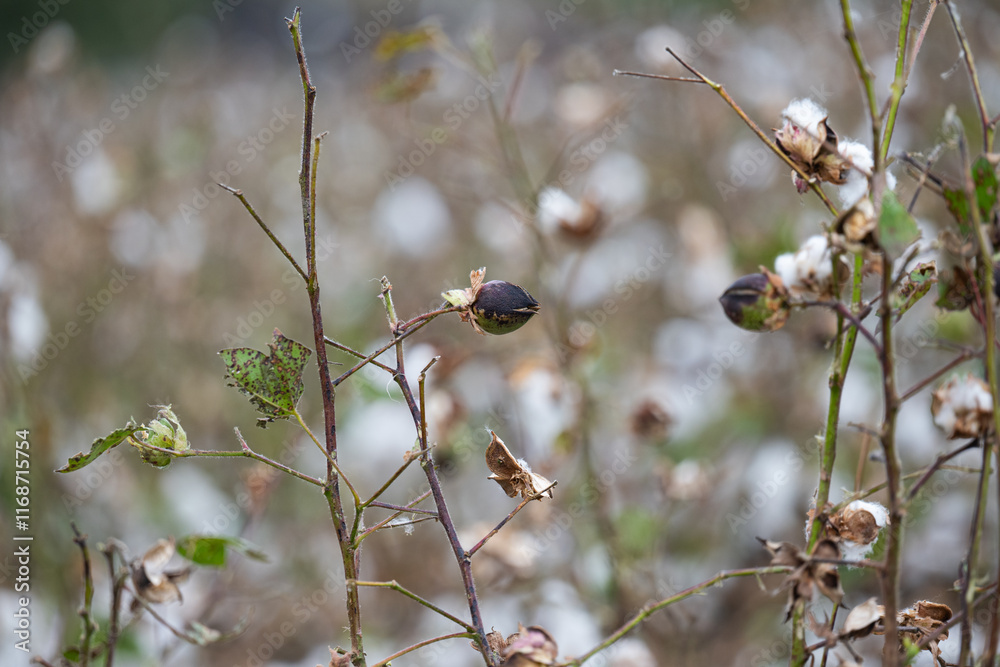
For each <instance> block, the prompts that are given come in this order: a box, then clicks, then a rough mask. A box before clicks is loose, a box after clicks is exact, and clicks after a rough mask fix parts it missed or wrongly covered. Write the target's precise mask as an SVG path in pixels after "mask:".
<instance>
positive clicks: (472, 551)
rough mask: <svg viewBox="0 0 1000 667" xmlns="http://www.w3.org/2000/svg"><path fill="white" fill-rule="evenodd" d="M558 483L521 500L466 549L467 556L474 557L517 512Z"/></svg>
mask: <svg viewBox="0 0 1000 667" xmlns="http://www.w3.org/2000/svg"><path fill="white" fill-rule="evenodd" d="M556 484H558V482H552V483H551V484H549V485H548V486H546V487H545V488H544V489H542V490H541V491H539V492H538V493H535V494H533V495H530V496H528V497H527V498H525V499H524V500H522V501H521V502H520V504H518V506H517V507H515V508H514V509H512V510H511V511H510V513H509V514H507V516H506V517H504V518H503V520H502V521H501V522H500V523H498V524H497V525H496V527H495V528H494V529H493V530H491V531H490V532H488V533H486V536H485V537H484V538H483V539H481V540H479V542H477V543H476V546H474V547H472V548H471V549H469V550H468V551H466V552H465V557H466V558H472V557H473V556H474V555H475V554H476V552H477V551H479V550H480V549H482V548H483V546H485V545H486V542H487V541H488V540H489V539H490V538H491V537H493V536H494V535H496V534H497V533H498V532H500V529H501V528H503V527H504V526H505V525H507V522H508V521H510V520H511V519H513V518H514V515H515V514H517V513H518V512H520V511H521V510H522V509H524V507H525V505H527V504H528V503H529V502H531V501H532V500H538V499H539V498H541V497H542V496H543V495H545V494H546V493H548V491H549V489H552V488H553V487H555V485H556Z"/></svg>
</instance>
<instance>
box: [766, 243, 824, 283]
mask: <svg viewBox="0 0 1000 667" xmlns="http://www.w3.org/2000/svg"><path fill="white" fill-rule="evenodd" d="M774 272H775V273H777V274H778V275H779V276H780V277H781V280H782V282H784V283H785V287H787V288H788V289H789V290H791V291H793V292H822V291H823V290H824V289H825V288H826V287H827V285H828V283H829V282H830V275H831V273H832V272H833V263H832V262H831V259H830V246H829V244H828V243H827V240H826V237H825V236H822V235H816V236H811V237H809V238H808V239H806V242H805V243H803V244H802V247H800V248H799V249H798V250H797V251H795V252H794V253H790V252H788V253H785V254H784V255H779V256H778V258H777V259H775V260H774Z"/></svg>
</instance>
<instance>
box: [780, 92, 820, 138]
mask: <svg viewBox="0 0 1000 667" xmlns="http://www.w3.org/2000/svg"><path fill="white" fill-rule="evenodd" d="M829 115H830V114H829V112H827V110H826V109H824V108H823V107H821V106H820V105H818V104H816V103H815V102H813V101H812V100H811V99H809V98H806V99H800V100H792V101H791V102H789V103H788V106H787V107H785V109H784V111H782V112H781V117H782V118H784V119H785V120H787V121H788V122H790V123H792V124H794V125H797V126H799V127H800V128H802V129H803V130H805V131H806V132H808V133H809V135H810V136H813V137H819V136H824V135H821V133H820V129H819V126H820V123H822V122H824V121H825V120H826V117H827V116H829Z"/></svg>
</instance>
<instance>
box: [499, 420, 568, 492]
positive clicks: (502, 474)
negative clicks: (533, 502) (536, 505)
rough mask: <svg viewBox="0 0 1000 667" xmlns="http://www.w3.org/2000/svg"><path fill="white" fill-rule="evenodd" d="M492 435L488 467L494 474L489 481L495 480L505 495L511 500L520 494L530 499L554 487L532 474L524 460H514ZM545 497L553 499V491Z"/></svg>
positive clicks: (544, 479) (501, 443)
mask: <svg viewBox="0 0 1000 667" xmlns="http://www.w3.org/2000/svg"><path fill="white" fill-rule="evenodd" d="M490 435H491V436H492V438H493V439H492V440H491V441H490V444H489V446H488V447H487V448H486V466H487V467H488V468H489V469H490V472H491V473H493V474H492V475H490V476H489V477H487V479H492V480H495V481H496V483H497V484H499V485H500V488H502V489H503V490H504V493H506V494H507V495H508V496H510V497H511V498H513V497H514V496H516V495H517V494H518V493H520V494H521V497H522V498H524V499H528V498H530V497H531V496H534V495H537V494H539V493H541V492H542V490H544V489H546V488H547V487H549V486H551V485H552V482H550V481H549V480H547V479H546V478H544V477H542V476H541V475H539V474H538V473H535V472H532V471H531V467H530V466H529V465H528V464H527V463H526V462H525V461H524V460H523V459H517V458H514V455H513V454H511V453H510V450H509V449H507V445H505V444H504V443H503V440H501V439H500V438H498V437H497V434H496V433H494V432H493V431H490ZM545 496H547V497H549V498H551V497H552V489H548V490H546V491H545V493H542V497H545ZM540 499H541V498H539V500H540Z"/></svg>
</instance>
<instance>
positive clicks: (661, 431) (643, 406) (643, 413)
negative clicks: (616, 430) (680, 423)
mask: <svg viewBox="0 0 1000 667" xmlns="http://www.w3.org/2000/svg"><path fill="white" fill-rule="evenodd" d="M672 424H673V419H672V418H671V417H670V413H668V412H667V411H666V409H664V407H663V406H662V405H660V403H659V402H657V401H654V400H653V399H646V400H645V401H643V402H642V403H640V404H639V406H638V407H637V408H636V409H635V410H633V411H632V415H631V416H630V417H629V427H630V429H631V431H632V433H634V434H635V435H636V436H638V437H640V438H648V439H650V440H659V439H662V438H665V437H667V434H668V433H669V431H670V426H671V425H672Z"/></svg>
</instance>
